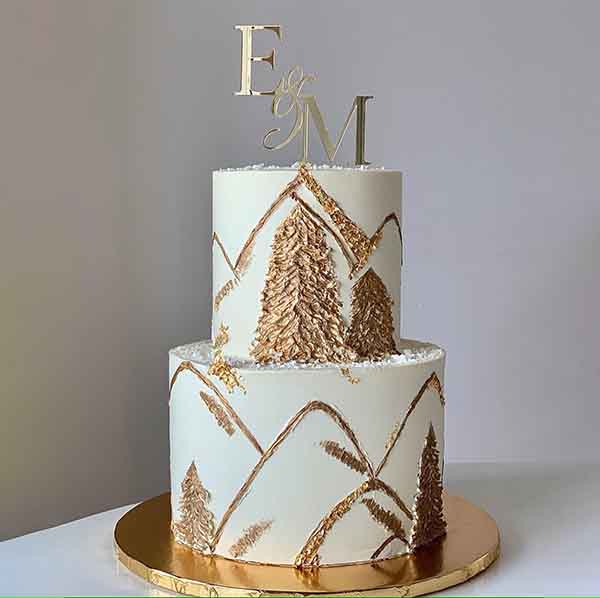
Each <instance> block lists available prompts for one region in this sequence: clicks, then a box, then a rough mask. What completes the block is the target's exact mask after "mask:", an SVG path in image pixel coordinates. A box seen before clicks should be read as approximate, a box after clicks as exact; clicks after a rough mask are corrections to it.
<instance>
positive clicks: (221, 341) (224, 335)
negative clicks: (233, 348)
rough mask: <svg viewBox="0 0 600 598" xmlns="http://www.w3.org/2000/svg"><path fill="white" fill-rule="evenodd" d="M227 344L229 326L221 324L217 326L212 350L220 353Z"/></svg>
mask: <svg viewBox="0 0 600 598" xmlns="http://www.w3.org/2000/svg"><path fill="white" fill-rule="evenodd" d="M228 342H229V326H225V324H223V323H221V325H220V326H219V332H217V336H216V337H215V340H214V341H213V350H214V351H221V350H222V349H223V347H224V346H225V345H226V344H227V343H228Z"/></svg>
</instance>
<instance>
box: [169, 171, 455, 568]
mask: <svg viewBox="0 0 600 598" xmlns="http://www.w3.org/2000/svg"><path fill="white" fill-rule="evenodd" d="M401 186H402V176H401V174H400V173H399V172H394V171H387V170H381V169H371V168H368V169H367V168H324V167H323V168H311V167H310V166H308V165H301V166H300V167H298V168H294V167H292V168H253V167H250V168H247V169H240V170H223V171H218V172H215V173H214V177H213V214H214V219H213V221H214V232H213V299H214V301H213V330H212V342H208V341H206V342H199V343H196V344H192V345H186V346H183V347H178V348H176V349H173V350H172V351H171V352H170V380H171V383H170V435H171V507H172V532H173V534H174V537H175V539H176V540H177V541H178V542H180V543H183V544H186V545H188V546H190V547H191V548H192V549H194V550H195V551H198V553H202V554H214V555H218V556H222V557H225V558H228V559H236V560H242V561H253V562H259V563H270V564H282V565H292V566H293V565H295V566H297V567H299V568H312V567H316V566H321V567H322V566H327V565H334V564H340V563H354V562H363V561H373V560H378V559H384V558H388V557H391V556H396V555H400V554H402V553H405V552H410V551H413V550H415V549H416V548H418V547H419V546H422V545H424V544H427V543H429V542H432V541H434V540H435V539H436V538H438V537H439V536H441V535H443V534H444V533H445V529H446V523H445V521H444V515H443V506H442V474H443V448H444V431H443V428H444V403H445V401H444V394H443V390H442V389H443V375H444V352H443V350H442V349H440V348H439V347H436V346H434V345H431V344H428V343H422V342H417V341H408V340H403V339H401V338H400V268H401V261H402V253H403V249H402V233H401V224H402V219H401V194H402V189H401Z"/></svg>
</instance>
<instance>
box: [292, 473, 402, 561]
mask: <svg viewBox="0 0 600 598" xmlns="http://www.w3.org/2000/svg"><path fill="white" fill-rule="evenodd" d="M370 492H383V493H384V494H385V495H387V496H388V497H389V498H391V499H392V500H393V501H394V502H395V503H396V505H397V506H398V508H399V509H400V510H401V511H402V512H403V513H404V514H405V515H406V517H408V518H409V519H412V513H411V512H410V510H409V509H408V508H407V506H406V504H405V503H404V501H403V500H402V499H401V498H400V497H399V496H398V494H397V493H396V491H395V490H393V489H392V488H391V487H390V486H388V485H387V484H386V483H385V482H383V481H382V480H380V479H378V478H370V479H368V480H366V481H364V482H363V483H362V484H361V485H360V486H359V487H358V488H356V489H355V490H353V491H352V492H350V493H349V494H348V495H346V496H345V497H344V498H342V500H340V501H339V502H338V503H337V504H336V505H335V506H334V507H333V508H332V509H331V510H330V511H329V513H327V515H325V517H323V519H321V521H320V523H319V525H318V526H317V527H316V528H315V529H314V531H313V532H312V533H311V534H310V536H309V537H308V540H307V541H306V543H305V544H304V546H303V547H302V549H301V550H300V552H299V553H298V556H297V557H296V560H295V562H294V565H295V566H296V567H298V568H300V569H304V568H310V567H313V566H314V563H315V562H319V560H320V559H318V553H319V549H320V548H321V546H322V545H323V543H324V542H325V539H326V538H327V536H328V534H329V532H330V531H331V529H332V528H333V526H334V525H335V524H336V523H337V522H338V521H340V520H341V519H342V518H343V517H344V515H346V514H347V513H348V512H349V511H350V509H351V508H352V506H353V505H354V503H355V502H356V501H357V500H358V499H359V498H362V497H363V496H364V495H365V494H368V493H370Z"/></svg>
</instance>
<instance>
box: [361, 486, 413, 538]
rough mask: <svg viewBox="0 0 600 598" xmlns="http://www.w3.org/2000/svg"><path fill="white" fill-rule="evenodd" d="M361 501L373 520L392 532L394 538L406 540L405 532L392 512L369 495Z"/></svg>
mask: <svg viewBox="0 0 600 598" xmlns="http://www.w3.org/2000/svg"><path fill="white" fill-rule="evenodd" d="M361 502H362V504H363V505H365V507H367V509H368V510H369V513H370V515H371V517H372V518H373V520H374V521H376V522H377V523H379V524H380V525H382V526H383V527H384V528H385V529H386V530H387V531H388V532H390V533H391V534H394V535H395V537H396V538H398V539H400V540H403V541H406V534H405V532H404V528H403V527H402V522H401V521H400V519H398V517H396V515H395V514H394V513H392V512H391V511H388V510H387V509H384V508H383V507H382V506H381V505H380V504H379V503H378V502H376V501H375V500H373V499H372V498H370V497H369V498H363V499H362V501H361Z"/></svg>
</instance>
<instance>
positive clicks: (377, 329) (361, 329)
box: [347, 268, 397, 359]
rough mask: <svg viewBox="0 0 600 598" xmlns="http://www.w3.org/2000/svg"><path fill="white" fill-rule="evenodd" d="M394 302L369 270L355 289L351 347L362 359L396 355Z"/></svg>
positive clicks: (375, 275)
mask: <svg viewBox="0 0 600 598" xmlns="http://www.w3.org/2000/svg"><path fill="white" fill-rule="evenodd" d="M392 304H393V302H392V299H391V297H390V295H389V293H388V291H387V289H386V287H385V284H383V281H382V280H381V278H379V276H378V275H377V274H376V273H375V270H373V268H369V269H368V270H367V271H366V272H365V273H364V274H363V275H362V276H361V277H360V278H359V279H358V281H357V282H356V283H355V284H354V286H353V287H352V320H351V324H350V329H349V331H348V339H347V343H348V346H349V347H351V348H352V349H353V350H354V351H355V352H356V354H357V355H358V356H359V357H365V358H370V359H381V358H383V357H385V356H386V355H389V354H390V353H396V352H397V349H396V343H395V342H394V318H393V316H392Z"/></svg>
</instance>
